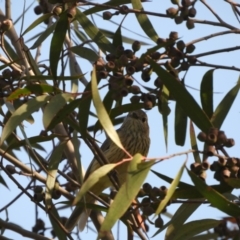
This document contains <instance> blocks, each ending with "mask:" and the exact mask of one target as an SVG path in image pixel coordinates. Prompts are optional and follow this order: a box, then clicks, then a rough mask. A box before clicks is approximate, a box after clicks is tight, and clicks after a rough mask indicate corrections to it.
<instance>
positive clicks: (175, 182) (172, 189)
mask: <svg viewBox="0 0 240 240" xmlns="http://www.w3.org/2000/svg"><path fill="white" fill-rule="evenodd" d="M185 164H186V162H184V163H183V165H182V167H181V168H180V169H179V171H178V173H177V175H176V177H175V178H174V180H173V181H172V183H171V185H170V186H169V189H168V191H167V195H166V196H165V197H164V199H163V200H162V201H161V202H160V204H159V206H158V208H157V210H156V212H155V216H156V215H158V214H160V213H161V211H162V210H163V209H164V208H165V207H166V205H167V204H168V202H169V200H170V199H171V197H172V195H173V194H174V192H175V190H176V188H177V186H178V184H179V181H180V179H181V177H182V173H183V170H184V167H185Z"/></svg>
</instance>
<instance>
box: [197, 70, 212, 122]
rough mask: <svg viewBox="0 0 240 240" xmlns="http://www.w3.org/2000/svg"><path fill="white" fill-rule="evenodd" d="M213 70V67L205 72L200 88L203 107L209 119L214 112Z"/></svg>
mask: <svg viewBox="0 0 240 240" xmlns="http://www.w3.org/2000/svg"><path fill="white" fill-rule="evenodd" d="M213 71H214V69H211V70H209V71H207V72H206V73H205V74H204V76H203V79H202V82H201V88H200V89H201V91H200V96H201V103H202V108H203V111H205V113H206V114H207V116H208V117H209V119H210V118H211V117H212V114H213Z"/></svg>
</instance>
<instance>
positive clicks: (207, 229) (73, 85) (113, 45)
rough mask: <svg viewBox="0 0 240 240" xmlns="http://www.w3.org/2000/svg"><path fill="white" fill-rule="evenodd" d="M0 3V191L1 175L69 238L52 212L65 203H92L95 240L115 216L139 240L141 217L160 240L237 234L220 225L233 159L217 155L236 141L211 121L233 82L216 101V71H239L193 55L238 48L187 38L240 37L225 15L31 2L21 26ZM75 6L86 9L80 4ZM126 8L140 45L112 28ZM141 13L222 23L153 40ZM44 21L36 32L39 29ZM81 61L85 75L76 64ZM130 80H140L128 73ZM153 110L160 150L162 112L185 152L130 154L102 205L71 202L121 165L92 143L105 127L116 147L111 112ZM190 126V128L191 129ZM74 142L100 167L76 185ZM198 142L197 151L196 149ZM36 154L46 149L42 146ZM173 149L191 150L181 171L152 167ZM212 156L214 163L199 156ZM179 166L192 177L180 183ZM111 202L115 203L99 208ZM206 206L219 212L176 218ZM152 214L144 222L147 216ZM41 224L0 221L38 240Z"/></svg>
mask: <svg viewBox="0 0 240 240" xmlns="http://www.w3.org/2000/svg"><path fill="white" fill-rule="evenodd" d="M9 2H10V1H9V0H6V1H5V5H6V12H5V14H4V13H3V12H0V23H1V24H0V36H1V45H0V47H1V50H2V52H3V55H1V56H0V61H1V63H2V66H0V68H1V70H2V73H1V76H0V103H1V108H0V114H1V120H0V123H1V126H2V134H1V142H0V144H1V145H0V146H1V147H0V155H1V157H2V158H1V161H0V170H1V176H0V184H1V185H2V186H3V187H6V188H8V186H9V182H10V181H12V182H13V183H14V184H16V186H17V187H18V188H19V189H21V191H22V193H21V194H20V195H19V196H17V197H16V199H18V198H20V196H21V195H23V194H24V195H26V196H27V197H28V198H29V204H35V205H36V207H37V208H38V209H42V210H43V211H45V212H46V213H47V214H48V215H47V216H46V218H47V217H49V219H50V221H51V234H52V236H53V237H57V238H58V239H76V235H78V234H79V233H78V232H77V231H75V230H73V231H70V230H69V229H67V228H66V225H65V223H66V221H67V219H68V218H69V219H71V218H73V219H74V220H76V219H75V216H72V215H71V211H69V215H68V216H67V219H66V217H61V207H59V204H62V205H64V208H68V209H70V207H71V206H72V205H78V206H79V205H81V204H83V205H84V206H87V207H88V208H91V209H93V210H98V211H102V212H107V214H106V217H105V219H104V222H103V224H102V225H101V226H98V223H96V217H95V216H94V215H91V218H92V220H93V222H94V225H95V227H96V229H97V236H98V238H103V239H114V238H115V236H113V235H112V233H111V229H112V227H113V226H114V224H115V223H116V222H117V221H118V220H120V221H122V222H123V223H124V224H125V225H126V229H127V234H128V239H132V238H133V236H134V234H136V235H138V236H139V237H140V238H141V239H147V237H146V234H147V232H148V230H149V225H150V228H151V229H153V228H154V229H155V230H154V232H155V233H154V234H153V236H154V237H155V236H156V238H157V236H158V234H160V233H161V232H163V230H165V233H164V234H165V239H171V240H177V239H178V240H180V239H210V238H211V239H216V238H217V237H218V236H220V237H226V238H228V237H232V238H234V237H235V239H238V238H239V233H238V231H235V229H233V230H231V229H229V228H228V227H227V223H229V222H230V223H232V224H237V227H238V226H239V215H240V208H239V199H238V197H236V196H234V195H233V194H231V193H232V191H233V190H234V189H236V188H239V178H240V170H239V168H240V158H236V157H231V156H229V155H228V153H227V151H226V148H230V147H233V146H234V144H235V141H234V139H233V138H229V137H227V136H226V135H227V134H225V132H224V130H223V129H222V124H223V122H224V120H225V119H226V118H227V117H228V116H229V110H230V109H231V107H232V105H233V103H234V101H235V99H236V97H237V95H238V91H239V87H240V79H239V80H238V81H237V83H236V84H235V86H230V87H231V89H230V90H229V91H228V92H227V93H225V96H224V97H223V98H222V99H221V101H220V103H219V104H218V105H217V106H216V107H215V108H214V103H213V101H214V97H213V96H214V84H213V82H214V72H215V71H216V69H224V70H225V71H238V72H239V71H240V69H239V68H237V67H233V66H228V65H225V64H217V63H207V62H203V61H201V57H205V56H208V55H214V54H219V53H223V52H230V51H237V50H238V49H239V48H240V47H239V46H236V47H233V46H231V47H229V48H221V49H217V50H213V49H211V50H210V51H206V52H201V53H196V54H195V53H194V52H196V50H197V44H198V43H201V42H202V41H204V40H207V39H212V38H213V39H214V38H215V37H222V36H223V35H226V34H233V33H235V34H239V33H240V29H239V28H237V27H236V26H233V25H231V24H230V23H228V22H225V21H224V20H223V19H222V18H221V16H219V15H218V14H217V13H216V12H215V11H214V9H213V8H212V7H211V6H209V5H208V3H207V2H206V1H205V0H182V1H178V0H171V1H169V4H171V7H170V8H168V9H166V13H158V12H150V11H145V10H144V8H143V5H144V4H145V2H147V1H145V0H142V1H140V0H131V1H130V0H111V1H108V2H105V3H103V4H102V3H95V2H92V1H90V2H85V1H83V2H81V1H79V2H78V1H62V0H48V1H47V0H40V1H39V5H37V6H36V7H35V8H34V11H35V14H37V15H39V16H38V17H36V19H34V20H33V21H32V22H31V23H29V26H28V27H27V28H25V29H24V30H23V29H21V30H18V29H17V28H16V24H17V23H18V22H19V21H22V22H24V21H25V20H24V17H25V16H26V14H27V11H28V9H24V12H23V13H22V15H21V16H20V18H18V19H17V20H16V22H12V20H11V9H10V5H9V4H10V3H9ZM148 4H152V3H151V2H150V3H148ZM225 4H226V6H227V5H229V6H231V8H232V10H233V13H234V15H235V16H236V18H237V19H239V17H240V12H239V8H240V4H238V3H234V2H231V1H225ZM86 6H88V7H89V8H87V9H86ZM202 6H204V7H205V8H206V9H208V10H210V12H211V14H212V15H213V16H214V17H215V18H216V19H217V20H216V21H210V20H206V19H203V20H198V19H196V18H195V16H196V14H197V12H198V11H199V10H198V8H199V9H201V8H200V7H202ZM99 12H100V13H101V14H102V15H101V16H102V19H103V20H104V21H105V22H104V21H103V22H101V23H100V24H96V23H95V21H94V16H96V15H97V14H99ZM129 15H135V16H136V19H137V22H138V24H139V26H140V27H141V29H142V30H143V32H144V34H145V35H146V36H147V40H146V41H145V40H142V41H141V40H139V37H136V39H132V38H131V37H129V36H125V35H124V34H122V30H123V29H124V27H123V23H124V20H125V18H126V17H127V16H129ZM117 16H118V17H119V16H121V19H122V22H121V23H117V30H116V31H115V32H114V31H111V30H109V29H107V27H106V28H105V26H104V24H103V23H106V22H107V21H114V18H115V17H117ZM151 16H156V17H158V19H159V20H158V21H159V22H161V21H163V19H167V20H168V21H174V22H175V24H176V25H180V26H182V25H185V26H186V27H187V29H188V30H189V31H191V30H192V29H194V28H197V27H198V26H199V25H200V24H205V25H206V26H211V27H212V29H214V28H216V29H219V28H217V27H222V28H224V29H226V30H225V31H219V32H215V33H213V32H214V31H213V30H212V33H211V34H209V35H206V36H202V37H201V38H198V39H192V40H191V41H190V42H188V43H186V42H185V41H184V40H183V39H184V37H183V38H182V37H180V36H182V34H181V33H178V32H175V31H170V32H169V36H168V37H167V38H163V37H159V36H158V33H157V32H158V30H157V29H156V28H157V26H154V24H153V23H152V21H151ZM43 24H45V25H44V26H45V28H44V29H43V28H40V26H42V25H43ZM101 24H102V25H101ZM36 29H38V30H39V29H42V30H41V32H39V33H38V34H36V35H34V36H33V37H32V38H31V39H29V41H25V38H26V36H28V34H29V33H31V32H32V31H34V30H36ZM136 36H137V34H136ZM49 38H50V42H49V41H48V40H49ZM141 39H144V37H141ZM149 42H151V44H152V46H151V47H149ZM43 44H47V45H48V47H49V53H48V56H49V58H48V60H47V61H46V62H45V63H44V64H43V63H42V62H41V60H40V56H41V51H42V49H41V47H42V45H43ZM130 45H131V47H129V46H130ZM146 46H147V47H146ZM35 50H36V56H35V58H34V57H33V54H34V51H35ZM86 60H87V61H88V62H90V63H91V65H92V69H91V70H90V71H91V74H90V75H89V74H86V71H85V69H84V70H83V68H82V66H83V63H84V61H86ZM67 66H69V71H68V70H67ZM194 67H208V70H207V71H206V72H205V73H204V76H203V78H202V81H201V86H200V94H199V95H200V103H199V102H198V101H197V98H196V96H194V95H193V94H192V93H191V92H190V91H189V88H188V86H187V85H186V78H187V73H188V72H189V71H190V69H192V68H194ZM203 69H205V68H203ZM204 71H205V70H204ZM139 77H140V78H141V80H137V79H138V78H139ZM82 86H84V89H83V87H82ZM82 89H83V90H82ZM170 102H174V103H176V104H175V111H172V112H171V110H172V109H171V107H169V103H170ZM92 103H93V105H94V108H92V107H91V104H92ZM153 108H157V109H158V112H159V114H160V115H161V117H162V121H163V133H164V139H165V144H166V147H167V146H168V145H169V143H168V116H169V115H170V114H172V115H174V119H175V129H174V135H175V143H174V142H170V144H171V145H174V144H176V145H179V146H184V144H185V141H186V137H187V136H189V137H190V141H191V147H192V149H191V150H188V151H185V152H183V153H178V154H177V153H176V154H173V155H170V156H168V157H164V158H156V159H150V160H149V159H147V160H145V159H144V157H143V156H141V155H140V154H136V155H135V156H130V160H131V162H130V164H129V166H128V170H127V179H126V182H125V183H124V184H123V185H122V186H120V189H118V191H116V192H115V191H113V192H112V193H111V194H110V195H107V194H106V193H102V194H101V195H100V196H94V197H95V198H96V199H97V200H98V201H99V202H100V203H101V205H99V204H92V203H88V202H85V203H83V202H82V201H80V200H81V199H84V195H85V194H92V193H91V192H90V193H89V191H90V189H91V187H92V186H93V185H94V184H97V182H98V179H99V178H101V177H102V176H105V175H107V174H109V177H110V180H111V181H112V182H113V185H114V186H115V184H116V182H115V178H114V177H116V174H115V172H114V168H116V167H117V166H119V165H121V164H123V163H124V161H126V160H124V161H122V162H120V163H107V162H106V159H105V158H104V156H103V154H102V151H101V149H100V148H99V147H98V145H97V144H96V142H97V140H96V139H95V138H94V137H95V133H96V132H97V131H98V130H101V129H104V131H105V132H106V133H107V135H108V136H109V137H110V138H111V139H112V141H113V142H114V143H115V144H116V145H117V146H118V147H119V148H121V149H122V150H123V151H125V149H124V147H123V146H122V143H121V142H120V140H119V137H118V135H117V132H116V131H115V129H114V127H113V125H116V124H119V123H122V122H123V118H122V117H119V116H120V115H121V114H122V113H127V112H130V111H133V110H137V109H145V110H147V111H150V110H151V109H153ZM36 112H38V113H37V115H36ZM39 115H40V116H41V118H42V124H43V127H44V129H43V130H42V129H41V127H39V129H37V130H36V132H35V133H34V134H33V135H32V136H28V133H27V131H26V129H25V127H24V123H25V121H27V122H29V123H31V124H34V123H35V119H36V116H37V117H39ZM90 117H94V119H95V121H96V122H95V124H94V125H91V124H90V123H89V119H90ZM188 123H189V129H190V131H189V133H188ZM150 127H151V126H150ZM196 131H197V132H199V133H198V134H197V136H196ZM39 132H40V134H39ZM80 142H85V143H86V144H87V146H88V147H89V149H90V150H91V151H92V152H93V153H94V154H95V155H96V158H97V159H98V160H99V162H100V163H105V165H104V166H102V167H100V168H99V169H97V170H96V171H95V172H94V173H93V174H92V175H91V176H90V177H89V178H88V179H87V180H86V181H84V182H83V178H84V171H83V170H82V164H81V161H82V159H81V157H84V153H83V152H81V151H80V149H79V145H80ZM200 142H202V144H203V149H202V150H199V147H198V144H199V143H200ZM45 143H47V144H48V149H47V148H45V146H46V145H44V144H45ZM49 146H50V150H49ZM17 150H20V151H21V152H25V153H26V154H27V155H28V156H29V162H30V165H29V163H28V164H26V163H25V162H24V161H22V160H20V159H21V157H20V153H19V152H17ZM44 151H45V153H46V154H45V155H44V154H42V152H44ZM180 155H188V156H193V162H191V165H190V169H188V168H187V166H186V163H184V164H183V165H182V167H181V168H180V169H179V171H178V173H177V175H176V176H175V178H174V179H172V178H170V177H168V176H166V175H165V174H164V173H163V172H157V171H155V166H156V163H158V164H161V162H162V161H164V160H166V159H168V158H172V157H174V156H180ZM212 157H213V158H214V159H215V161H213V162H212V163H211V164H210V163H209V161H210V160H209V159H211V158H212ZM46 159H47V160H46ZM143 159H144V160H143ZM127 161H129V159H128V160H127ZM101 165H103V164H101ZM150 169H151V172H152V173H154V174H155V175H156V176H157V177H158V178H159V179H162V180H164V181H165V182H167V183H168V184H169V186H168V187H165V186H162V187H160V188H159V187H155V186H153V183H144V181H145V179H146V177H147V175H148V173H149V172H150ZM184 169H186V172H187V174H188V175H189V177H190V178H191V180H192V184H189V183H186V182H183V181H181V177H182V173H183V171H184ZM209 170H211V171H213V172H214V178H215V180H217V181H218V182H219V184H218V185H207V183H206V172H207V171H209ZM17 174H18V175H23V176H26V177H29V178H28V181H29V183H28V185H27V187H24V185H23V183H22V182H21V181H19V180H17V177H15V176H16V175H17ZM81 186H82V187H81ZM79 189H80V190H79ZM112 195H114V196H112ZM111 198H112V199H113V198H114V199H115V200H114V201H113V203H112V204H109V203H108V202H109V199H111ZM31 201H33V203H32V202H31ZM177 203H178V204H179V203H182V204H181V205H180V207H179V208H178V210H177V211H176V212H175V213H174V214H173V216H172V217H171V219H170V220H169V221H168V222H167V223H164V222H163V219H162V216H163V215H164V214H166V208H167V207H168V209H169V208H171V206H172V205H173V204H177ZM206 203H208V204H210V207H212V208H217V209H219V210H221V211H222V212H224V213H225V214H227V215H228V216H229V217H227V218H223V219H221V220H217V219H198V220H194V221H187V220H188V218H189V217H190V216H192V215H194V212H195V211H196V210H197V209H198V208H200V207H201V204H206ZM12 204H15V201H13V202H11V203H9V204H8V205H7V206H2V209H1V211H3V210H6V211H7V210H8V208H11V205H12ZM153 215H154V217H155V219H154V222H152V220H150V216H153ZM13 220H14V219H13ZM10 221H12V219H10ZM44 222H45V221H44V220H41V219H38V218H37V215H36V223H35V225H34V226H33V228H32V232H30V231H27V230H25V229H23V228H21V227H20V226H21V223H16V224H17V225H16V224H13V223H11V222H9V221H8V218H7V217H6V219H4V220H3V219H0V226H1V235H2V236H4V234H5V231H6V230H8V229H11V230H12V231H15V232H16V233H19V234H22V235H23V236H25V237H29V238H32V239H49V238H48V237H45V235H48V233H46V230H47V229H46V227H45V223H44ZM74 225H75V222H74ZM199 234H201V235H200V236H199ZM199 237H200V238H199ZM123 238H127V237H126V236H124V237H123Z"/></svg>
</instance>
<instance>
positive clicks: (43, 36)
mask: <svg viewBox="0 0 240 240" xmlns="http://www.w3.org/2000/svg"><path fill="white" fill-rule="evenodd" d="M57 23H58V22H55V23H53V24H52V25H51V26H50V27H47V28H46V30H45V31H44V32H42V33H41V34H40V36H39V37H38V39H37V40H36V41H35V42H34V44H33V45H32V47H30V49H35V48H37V47H39V46H40V45H41V44H42V43H43V42H44V40H46V39H47V38H48V37H49V35H50V34H52V33H53V31H54V29H55V28H56V26H57Z"/></svg>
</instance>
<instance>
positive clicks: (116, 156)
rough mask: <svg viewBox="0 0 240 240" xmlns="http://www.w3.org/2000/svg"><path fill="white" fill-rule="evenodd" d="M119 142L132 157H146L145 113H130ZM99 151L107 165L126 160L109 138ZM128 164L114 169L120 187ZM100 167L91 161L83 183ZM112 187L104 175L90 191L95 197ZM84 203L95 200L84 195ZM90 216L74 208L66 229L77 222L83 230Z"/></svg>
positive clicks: (147, 147) (147, 146)
mask: <svg viewBox="0 0 240 240" xmlns="http://www.w3.org/2000/svg"><path fill="white" fill-rule="evenodd" d="M117 133H118V136H119V138H120V141H121V143H122V145H123V146H124V148H125V149H126V151H127V152H128V153H130V154H131V155H132V156H134V155H135V154H136V153H140V154H142V155H143V156H147V154H148V150H149V146H150V138H149V126H148V119H147V115H146V113H145V112H143V111H142V110H136V111H132V112H130V113H129V114H128V115H127V117H126V118H125V120H124V122H123V124H122V126H121V127H120V128H119V129H118V130H117ZM101 149H102V151H103V153H104V155H105V157H106V159H107V160H108V162H109V163H117V162H120V161H121V160H123V159H124V158H128V156H127V155H126V153H125V152H124V151H123V150H122V149H120V148H119V147H118V146H117V145H116V144H115V143H114V142H112V141H111V139H110V138H107V139H106V140H105V142H104V143H103V144H102V146H101ZM128 164H129V162H125V163H123V164H120V165H119V166H117V167H116V168H115V170H116V172H117V178H118V182H119V184H120V185H122V184H123V183H124V182H125V181H126V174H127V168H128ZM99 167H100V164H99V163H98V161H97V160H96V159H93V160H92V162H91V164H90V166H89V167H88V169H87V172H86V175H85V177H84V181H85V180H86V179H87V178H88V177H89V175H90V174H91V173H92V172H94V171H95V170H96V169H98V168H99ZM110 186H112V182H111V181H110V180H109V177H108V176H107V175H106V176H104V177H102V178H100V179H99V181H98V183H97V184H95V185H94V186H93V187H92V188H91V189H90V191H91V192H92V193H94V194H95V195H97V196H98V195H100V193H101V192H102V191H103V190H104V189H106V188H108V187H110ZM84 201H85V202H86V203H94V202H95V199H94V198H93V197H92V196H90V195H89V194H86V196H85V199H84ZM89 214H90V210H86V209H85V208H84V207H82V206H76V207H75V209H74V210H73V212H72V214H71V216H70V217H69V219H68V221H67V223H66V229H68V230H69V231H71V230H72V229H73V228H74V226H75V225H76V224H77V222H78V221H79V229H80V230H83V229H84V227H85V225H86V222H87V218H88V216H89Z"/></svg>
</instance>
